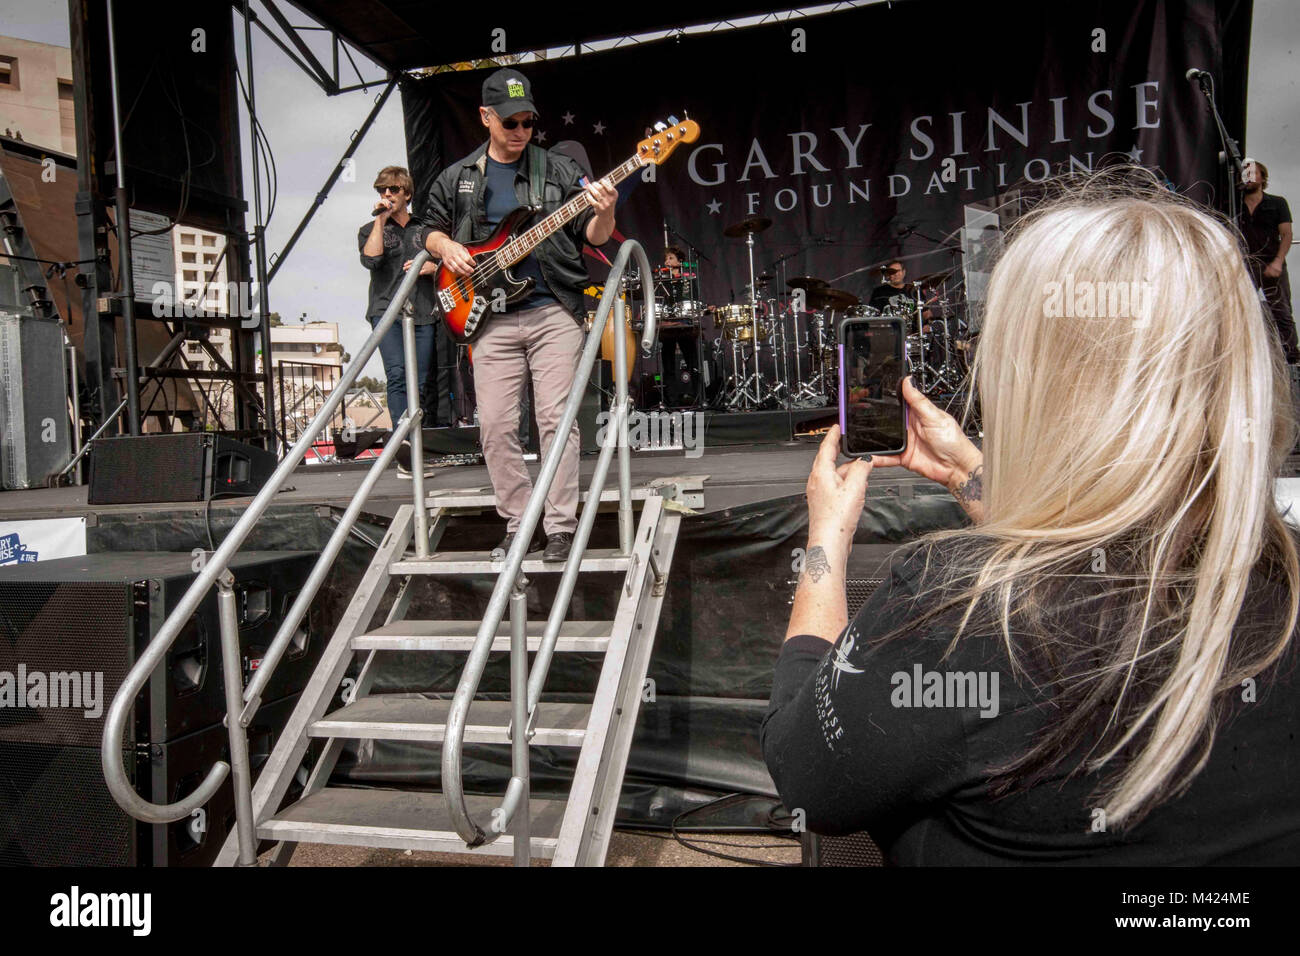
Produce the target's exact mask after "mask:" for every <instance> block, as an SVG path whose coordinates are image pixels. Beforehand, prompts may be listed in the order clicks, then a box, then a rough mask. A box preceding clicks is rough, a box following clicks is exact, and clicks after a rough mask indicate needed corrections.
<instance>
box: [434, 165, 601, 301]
mask: <svg viewBox="0 0 1300 956" xmlns="http://www.w3.org/2000/svg"><path fill="white" fill-rule="evenodd" d="M486 156H487V143H484V144H483V145H482V146H480V147H479V148H478V149H476V150H474V152H472V153H470V154H469V155H468V156H466V157H465V158H464V159H462V160H460V161H459V162H456V163H452V164H451V165H450V166H448V167H447V168H446V169H444V170H443V171H442V173H441V174H440V175H439V176H438V178H437V179H435V180H434V182H433V185H432V186H431V187H430V188H429V197H428V200H427V201H426V202H425V204H424V215H423V218H422V219H421V222H422V223H423V224H424V225H425V226H427V227H429V228H430V229H432V230H436V231H438V232H442V233H445V234H447V235H449V236H451V238H453V239H455V240H456V241H457V242H459V243H462V244H464V243H468V242H480V241H482V240H484V239H486V238H487V237H488V236H489V235H490V234H491V231H492V227H490V226H489V225H488V223H487V219H486V214H485V210H484V205H485V204H484V201H483V193H484V186H485V184H486V182H487V160H486ZM525 156H527V158H528V159H527V162H525V163H521V164H520V168H519V175H518V176H516V177H515V196H516V197H517V198H518V199H519V205H521V206H527V205H530V202H529V193H530V192H531V189H530V184H529V176H528V170H529V169H530V166H529V164H530V163H532V162H536V161H538V160H544V161H545V163H546V175H545V186H544V193H543V196H542V215H538V216H535V217H534V219H533V221H534V222H538V221H540V220H541V218H543V216H544V215H546V214H549V213H551V212H553V211H554V210H556V209H558V208H559V207H560V206H562V205H564V204H565V203H566V202H568V201H569V200H570V199H572V198H573V197H574V196H576V195H577V194H578V193H580V192H581V191H582V185H581V184H580V183H579V182H578V180H579V179H581V178H582V176H583V175H585V174H584V173H583V172H582V170H581V169H580V168H579V166H578V164H577V163H575V162H574V161H573V160H572V159H570V158H569V157H567V156H561V155H560V154H558V153H548V152H547V151H546V150H544V149H542V148H540V147H538V146H534V145H532V144H530V145H529V147H528V149H527V150H526V151H525ZM595 214H596V213H595V210H593V209H590V208H588V209H584V210H583V211H582V212H581V213H579V214H578V215H577V216H575V217H574V218H573V219H572V220H570V221H569V222H568V223H566V224H565V225H563V226H561V227H560V228H559V229H557V230H556V231H555V232H553V233H551V235H550V236H549V237H548V238H547V239H546V241H545V242H543V243H542V244H541V245H540V246H538V247H537V249H536V250H535V251H534V252H533V255H534V256H536V257H537V263H538V265H539V266H540V267H541V270H542V275H543V276H544V277H545V278H546V284H547V285H549V286H550V287H551V292H552V293H554V295H555V297H556V298H557V299H559V300H560V304H561V305H563V306H564V308H565V309H567V310H568V311H569V314H570V315H572V316H573V317H574V318H575V320H577V319H578V317H579V316H581V315H583V314H584V311H583V299H582V290H583V288H584V287H585V286H586V285H587V283H588V276H587V266H586V264H585V263H584V262H583V260H582V246H583V244H584V243H585V242H586V241H587V223H589V222H591V220H592V218H593V217H594V216H595Z"/></svg>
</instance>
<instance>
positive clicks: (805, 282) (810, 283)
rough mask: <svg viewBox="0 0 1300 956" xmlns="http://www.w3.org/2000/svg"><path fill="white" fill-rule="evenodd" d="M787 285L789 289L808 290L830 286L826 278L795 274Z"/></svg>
mask: <svg viewBox="0 0 1300 956" xmlns="http://www.w3.org/2000/svg"><path fill="white" fill-rule="evenodd" d="M785 285H786V288H788V289H804V290H807V291H812V290H813V289H825V288H828V285H827V282H826V280H825V279H819V278H817V277H816V276H795V277H794V278H793V279H791V280H790V281H789V282H787V283H786V284H785Z"/></svg>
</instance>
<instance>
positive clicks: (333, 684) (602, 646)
mask: <svg viewBox="0 0 1300 956" xmlns="http://www.w3.org/2000/svg"><path fill="white" fill-rule="evenodd" d="M701 488H702V481H701V479H699V478H686V479H666V480H665V479H659V480H656V481H654V482H652V483H650V484H647V485H643V486H639V487H634V488H632V489H631V491H632V495H631V497H632V499H633V501H634V502H635V503H636V505H637V506H638V507H639V510H640V520H639V522H638V523H637V528H636V534H635V538H634V543H633V547H632V550H631V554H630V555H624V554H619V553H618V549H608V550H599V549H595V550H588V551H587V552H586V553H585V554H584V556H583V558H582V561H581V566H580V569H579V571H578V573H579V574H582V575H589V574H597V573H606V574H609V573H610V572H614V573H619V574H621V575H622V581H621V583H618V582H617V581H616V580H614V579H612V576H611V587H613V586H618V587H619V588H620V593H619V602H618V607H617V610H616V612H615V614H614V619H613V620H612V621H566V622H564V623H563V624H562V625H561V627H560V629H559V631H558V636H557V639H556V642H555V647H554V650H555V651H556V652H558V653H566V652H575V651H577V652H587V653H589V654H590V653H595V654H603V655H604V664H603V666H602V668H601V672H600V677H599V681H598V684H597V687H596V691H595V696H594V699H593V701H592V702H591V703H590V704H577V703H548V702H546V701H542V702H541V703H540V705H539V706H538V707H537V708H536V713H535V718H534V720H533V721H532V724H533V726H532V727H531V729H530V730H529V733H528V735H527V736H528V741H529V743H530V744H531V745H532V746H552V747H574V748H580V753H579V755H578V760H577V769H576V773H575V776H574V783H573V786H572V789H571V790H570V792H569V796H568V799H567V801H560V800H538V799H534V800H531V801H529V802H528V804H527V806H528V814H527V816H528V817H529V818H530V819H531V834H530V842H529V852H528V856H529V857H532V858H550V859H552V861H553V865H600V864H601V863H603V862H604V858H605V852H606V850H607V848H608V845H609V837H610V833H611V830H612V828H613V823H614V816H615V811H616V809H617V805H618V796H619V790H620V788H621V785H622V780H623V771H624V768H625V767H626V765H627V755H628V749H629V747H630V746H631V740H632V732H633V729H634V727H635V724H636V717H637V712H638V708H639V705H640V702H641V699H642V697H641V695H642V688H643V684H644V681H645V674H646V668H647V665H648V663H649V659H650V651H651V647H652V645H653V642H654V635H655V629H656V626H657V624H658V620H659V610H660V607H661V605H662V603H663V595H664V588H665V585H666V582H667V577H668V572H669V568H670V567H671V565H672V559H673V552H674V549H675V547H676V542H677V530H678V525H679V524H680V522H681V518H682V506H685V507H690V506H698V505H699V504H700V497H701V494H700V489H701ZM617 500H618V490H617V489H616V488H615V489H609V490H607V491H605V492H603V493H602V495H601V505H602V506H603V505H605V503H607V502H609V503H616V502H617ZM583 502H584V508H586V507H589V504H588V496H587V495H586V494H584V495H583ZM493 504H494V501H493V499H492V497H491V496H490V495H484V494H482V493H479V492H460V493H443V494H438V495H435V496H433V497H430V498H429V499H428V505H429V514H430V519H431V524H430V539H429V540H430V552H431V553H430V555H429V557H427V558H416V557H414V556H412V555H411V554H410V553H408V551H409V549H410V546H411V543H412V540H413V533H414V524H415V522H414V521H413V520H412V518H413V506H412V505H403V506H402V507H401V509H400V510H399V511H398V513H397V515H396V516H395V518H394V519H393V522H392V525H391V526H390V528H389V531H388V533H387V535H386V536H385V537H384V539H383V541H382V542H381V544H380V547H379V550H378V552H377V553H376V555H375V558H374V560H373V561H372V562H371V564H370V566H369V568H368V569H367V571H366V573H365V575H364V577H363V578H362V581H361V584H360V586H359V587H358V589H357V591H356V593H355V595H354V596H353V598H352V601H351V603H350V605H349V607H348V609H347V611H346V613H345V614H344V616H343V618H342V620H341V621H340V623H339V625H338V628H337V629H336V630H335V632H334V636H333V638H332V639H331V641H330V643H329V645H328V646H327V647H326V648H325V651H324V653H323V657H322V659H321V662H320V664H319V666H318V668H317V670H316V672H315V674H314V675H313V676H312V678H311V680H310V682H309V683H308V685H307V688H306V690H305V691H304V692H303V695H302V699H301V701H300V702H299V704H298V707H297V709H296V710H295V711H294V713H293V716H292V717H291V718H290V720H289V723H288V725H287V726H286V728H285V731H284V733H283V735H282V737H281V739H280V741H279V743H278V744H277V746H276V747H275V749H274V750H273V752H272V754H271V756H270V758H269V760H268V762H267V765H266V766H265V767H264V769H263V770H262V774H261V777H260V778H259V780H258V782H257V785H256V786H255V787H254V789H253V813H254V818H255V820H256V833H257V836H258V838H260V839H265V840H274V841H277V842H279V844H280V845H279V846H278V847H277V848H276V849H275V850H274V851H273V853H274V856H273V863H285V862H287V861H288V857H289V855H290V854H292V852H293V850H294V847H295V845H296V844H298V843H331V844H347V845H351V846H367V847H389V848H397V849H409V850H432V851H437V852H448V853H482V854H493V855H513V854H514V853H515V835H514V834H513V833H505V834H503V835H501V836H500V838H499V839H497V840H496V841H494V842H491V843H487V844H485V845H482V846H480V847H478V848H476V849H470V848H469V847H467V845H466V842H465V840H464V839H462V838H461V837H460V835H459V834H458V833H457V832H456V830H455V827H454V826H453V823H452V821H451V819H450V816H449V812H448V806H447V799H446V795H445V794H444V793H442V792H441V791H439V792H413V791H409V790H372V789H355V788H343V787H330V786H328V785H327V782H328V780H329V777H330V774H331V773H332V772H333V770H334V766H335V763H336V761H337V760H338V757H339V754H340V753H341V752H342V749H343V746H344V743H345V741H347V740H349V739H370V740H408V741H423V742H431V743H439V744H441V743H442V742H443V741H444V739H445V737H446V734H447V719H448V714H449V711H450V709H451V701H449V700H429V699H426V698H424V697H420V696H414V695H400V694H393V695H383V694H381V695H371V694H370V689H371V684H372V680H373V673H374V671H373V668H374V664H375V659H376V657H377V655H379V654H383V653H386V652H392V651H414V652H421V653H429V654H459V655H464V654H466V653H468V652H470V651H471V649H472V647H473V645H474V640H475V635H476V632H477V631H478V628H479V621H478V620H477V619H475V620H452V621H427V620H411V619H408V618H406V616H405V615H406V611H407V607H408V605H409V603H410V596H411V584H412V582H413V581H414V580H415V579H416V577H417V576H419V575H436V576H438V577H443V578H447V577H475V578H483V577H492V576H496V575H498V574H500V573H501V571H502V567H503V565H504V563H505V562H504V561H503V560H497V561H493V560H491V558H490V554H489V553H488V552H466V551H437V550H435V549H436V548H437V545H438V544H439V543H440V540H441V538H442V536H443V531H444V530H445V528H446V525H447V523H448V520H449V519H450V518H452V517H453V516H455V515H458V514H466V513H474V512H478V511H480V510H483V509H485V508H486V509H490V508H491V507H492V506H493ZM564 567H565V566H564V564H562V563H554V564H546V563H543V562H542V561H541V560H540V555H538V556H537V557H536V558H533V557H529V558H527V559H525V560H524V562H523V566H522V573H523V575H524V576H525V577H527V576H531V575H539V574H553V573H559V572H562V571H563V570H564ZM390 582H393V583H396V585H397V594H396V597H395V600H394V603H393V606H392V610H391V611H390V612H389V614H388V616H387V620H386V621H385V622H384V624H383V625H382V626H381V627H376V628H369V622H370V620H371V618H372V617H373V616H374V614H375V612H376V610H377V608H378V607H379V605H380V601H381V599H382V597H383V595H384V593H385V590H386V589H387V587H388V585H389V584H390ZM545 623H546V622H544V621H527V622H525V633H526V635H527V648H528V651H529V652H530V653H534V654H535V653H536V652H537V651H538V650H539V645H540V643H541V638H542V634H543V631H544V629H545ZM510 648H511V631H510V622H509V621H503V622H502V623H501V624H500V625H498V628H497V632H496V635H495V637H494V639H493V641H492V644H491V651H492V652H494V653H509V652H510ZM357 654H360V655H362V656H363V658H364V663H363V665H362V669H361V673H360V676H359V677H358V678H357V682H356V684H355V685H354V686H353V688H352V692H351V693H350V694H349V695H348V697H349V699H350V700H351V702H350V703H346V704H343V705H342V706H337V705H338V704H340V703H341V701H342V699H343V695H341V694H340V682H341V680H342V679H343V677H344V674H345V673H346V672H347V670H348V666H349V664H350V663H351V662H352V659H353V655H357ZM511 708H512V704H511V702H510V701H489V700H482V699H479V698H475V699H474V702H473V704H472V705H471V707H470V709H469V714H468V719H467V720H466V723H465V728H464V741H465V742H466V743H496V744H508V743H511V742H512V740H513V735H512V724H511V717H512V714H511ZM312 738H319V739H321V740H324V741H325V746H324V752H323V753H322V755H321V756H320V758H319V759H318V760H317V761H316V764H315V767H314V768H313V769H312V771H311V775H310V777H309V779H308V782H307V785H306V788H305V790H304V791H303V795H302V796H301V797H300V799H299V800H298V801H297V802H296V803H293V804H291V805H289V806H288V807H286V808H285V809H283V810H281V811H279V812H278V813H274V814H272V813H268V812H267V811H268V808H274V807H277V806H279V805H280V803H281V801H282V800H283V799H284V795H285V793H286V792H287V791H288V789H289V787H290V785H291V784H292V782H293V777H294V774H295V773H296V772H298V769H299V767H300V766H301V764H302V761H303V758H304V755H305V754H306V752H307V748H308V745H309V743H310V742H311V739H312ZM502 783H503V784H504V783H505V781H502ZM500 802H501V801H500V798H499V797H490V796H469V797H467V798H466V805H467V807H468V809H469V811H470V813H471V815H472V816H473V817H475V818H476V819H480V820H487V821H491V820H492V819H493V811H495V810H497V809H498V806H499V804H500ZM520 813H521V814H522V809H521V811H520ZM237 855H238V841H237V837H236V834H234V833H231V835H230V836H229V837H228V839H227V841H226V844H225V846H224V847H223V849H222V851H221V854H220V856H219V857H218V859H217V865H223V864H224V865H231V864H233V863H235V862H236V859H237Z"/></svg>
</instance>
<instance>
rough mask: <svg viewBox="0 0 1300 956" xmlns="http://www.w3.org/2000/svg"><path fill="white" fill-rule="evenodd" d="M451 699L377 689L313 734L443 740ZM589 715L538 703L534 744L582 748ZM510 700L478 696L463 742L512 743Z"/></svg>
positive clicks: (583, 708)
mask: <svg viewBox="0 0 1300 956" xmlns="http://www.w3.org/2000/svg"><path fill="white" fill-rule="evenodd" d="M450 712H451V701H449V700H430V699H429V698H427V697H421V696H419V695H418V694H375V695H373V696H370V697H362V698H361V699H360V700H357V701H353V702H352V703H351V704H348V705H346V706H344V707H341V708H339V709H338V710H336V711H334V712H333V713H331V714H326V715H325V716H324V717H322V718H321V719H320V720H317V721H315V722H314V723H313V724H312V725H311V726H310V727H309V728H308V729H307V733H308V735H309V736H311V737H326V738H328V737H346V738H349V739H365V740H419V741H425V742H440V741H442V740H443V739H444V737H445V736H446V727H447V715H448V714H449V713H450ZM590 718H591V705H590V704H578V703H550V702H545V701H544V702H542V703H541V704H540V705H539V706H538V708H537V721H536V732H535V733H534V735H533V738H532V744H533V746H535V747H581V746H582V738H583V737H584V736H585V735H586V732H587V722H588V721H589V720H590ZM509 725H510V701H508V700H475V701H474V702H473V703H471V704H470V707H469V716H468V718H467V719H466V722H465V742H466V743H474V744H508V743H510V735H509V733H508V732H507V728H508V727H509Z"/></svg>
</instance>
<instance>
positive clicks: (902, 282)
mask: <svg viewBox="0 0 1300 956" xmlns="http://www.w3.org/2000/svg"><path fill="white" fill-rule="evenodd" d="M880 274H881V276H882V277H883V278H884V280H885V281H884V282H883V283H881V284H880V285H878V286H876V287H875V288H874V289H873V290H872V291H871V299H870V302H869V303H868V304H869V305H870V306H871V307H872V308H873V309H879V310H880V311H881V312H895V311H899V310H898V309H897V308H896V307H895V304H894V302H893V301H892V300H893V299H894V298H895V297H902V298H904V299H906V300H907V303H908V304H907V306H905V307H904V309H903V311H906V312H911V313H912V314H913V315H915V314H916V313H915V312H913V311H912V310H913V309H915V308H916V297H915V295H914V293H913V292H912V290H910V289H908V288H907V266H905V265H903V263H902V262H901V261H899V260H898V259H891V260H890V261H889V262H886V263H885V264H884V265H883V266H881V267H880ZM921 318H922V319H924V320H926V321H927V322H928V321H929V320H930V319H931V318H932V313H931V312H930V310H929V309H926V310H924V311H923V312H922V313H921ZM924 329H925V331H927V332H928V331H930V327H929V326H928V325H926V326H924Z"/></svg>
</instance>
